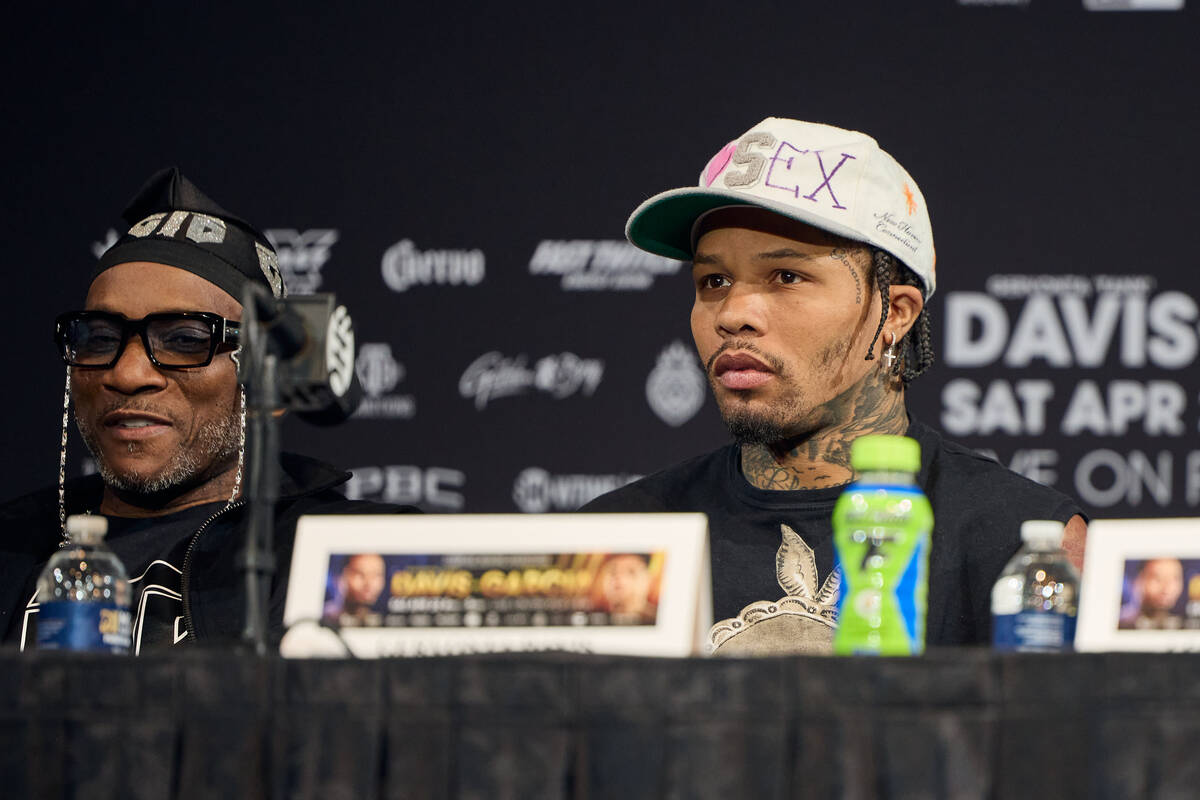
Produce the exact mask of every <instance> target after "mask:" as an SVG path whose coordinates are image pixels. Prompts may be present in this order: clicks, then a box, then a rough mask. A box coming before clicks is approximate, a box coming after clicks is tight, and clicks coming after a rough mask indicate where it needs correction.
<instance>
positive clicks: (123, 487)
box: [75, 408, 241, 496]
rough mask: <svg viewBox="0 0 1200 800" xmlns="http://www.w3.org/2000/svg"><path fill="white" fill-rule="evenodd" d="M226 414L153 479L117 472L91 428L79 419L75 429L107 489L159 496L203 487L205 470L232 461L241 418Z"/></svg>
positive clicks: (201, 427)
mask: <svg viewBox="0 0 1200 800" xmlns="http://www.w3.org/2000/svg"><path fill="white" fill-rule="evenodd" d="M228 410H229V413H228V414H223V415H222V416H221V417H220V418H219V420H218V421H217V422H216V423H214V424H209V425H201V426H200V430H199V431H198V432H197V435H196V438H195V440H194V441H192V442H191V443H190V444H189V445H188V446H185V447H181V448H180V449H179V450H178V451H177V452H176V453H175V455H174V456H172V458H171V460H170V461H169V462H167V465H166V466H165V467H163V468H162V469H161V470H159V471H158V473H156V474H153V475H143V474H141V473H140V472H138V471H136V470H132V471H130V472H126V473H121V472H117V471H116V470H114V469H113V468H112V467H111V466H110V465H109V464H108V463H107V462H106V461H105V460H104V451H103V450H102V449H101V448H100V446H99V445H98V443H97V441H96V437H95V432H94V431H93V429H92V428H91V426H90V425H89V424H88V423H86V422H84V421H83V420H82V419H80V418H79V417H78V416H77V417H76V418H75V426H76V427H77V428H78V429H79V435H80V436H81V437H82V438H83V442H84V444H85V445H87V449H88V450H89V451H90V452H91V454H92V458H94V459H95V461H96V470H97V471H98V472H99V473H100V477H101V478H102V479H103V480H104V483H105V485H106V486H108V487H110V488H112V489H115V490H117V491H120V492H128V493H129V494H134V495H148V496H149V495H161V494H164V493H167V492H172V493H175V492H177V491H178V490H180V489H186V488H191V487H192V486H193V485H199V484H201V483H204V482H205V481H207V480H208V479H210V478H211V477H212V476H211V475H210V474H208V470H209V469H211V467H212V466H213V465H217V464H222V463H225V462H226V461H230V460H232V458H233V456H234V454H236V453H237V451H238V448H239V447H240V443H241V417H240V415H239V414H238V413H236V412H234V411H233V409H232V408H231V409H228ZM134 447H135V448H136V444H135V445H134ZM131 452H133V451H132V450H131Z"/></svg>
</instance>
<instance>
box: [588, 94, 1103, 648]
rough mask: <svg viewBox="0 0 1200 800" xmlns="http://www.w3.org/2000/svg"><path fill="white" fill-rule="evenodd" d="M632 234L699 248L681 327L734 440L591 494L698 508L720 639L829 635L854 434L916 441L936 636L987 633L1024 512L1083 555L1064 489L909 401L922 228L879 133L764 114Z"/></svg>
mask: <svg viewBox="0 0 1200 800" xmlns="http://www.w3.org/2000/svg"><path fill="white" fill-rule="evenodd" d="M626 234H627V236H628V237H629V240H630V241H631V242H633V244H635V245H637V246H638V247H641V248H642V249H644V250H647V251H649V252H651V253H655V254H657V255H662V256H667V257H669V258H676V259H682V260H688V261H691V262H692V264H693V269H692V278H693V284H694V289H695V302H694V304H693V306H692V319H691V322H692V334H693V336H694V338H695V341H696V347H697V350H698V352H699V355H700V360H701V362H702V363H703V364H704V365H705V371H706V373H707V376H708V379H709V383H710V384H711V386H712V389H713V393H714V395H715V397H716V399H717V404H718V406H719V407H720V410H721V415H722V417H723V418H724V420H725V422H726V424H727V426H728V427H729V429H730V431H731V433H733V435H734V438H735V439H736V440H737V442H736V444H733V445H730V446H727V447H724V448H721V449H719V450H717V451H715V452H713V453H710V454H708V455H705V456H701V457H699V458H695V459H692V460H691V461H687V462H684V463H683V464H679V465H676V466H674V467H671V468H668V469H666V470H663V471H662V472H659V473H656V474H654V475H651V476H648V477H646V478H644V479H642V480H640V481H637V482H635V483H633V484H631V485H629V486H626V487H623V488H621V489H618V490H616V491H614V492H611V493H609V494H607V495H604V496H602V497H600V498H597V499H596V500H594V501H593V502H592V503H589V504H588V505H587V506H586V507H585V510H588V511H610V512H619V511H703V512H705V513H707V514H708V518H709V531H710V540H711V548H712V575H713V615H714V617H715V618H716V619H717V620H720V621H719V622H717V623H716V624H715V625H714V626H713V628H712V629H711V630H710V632H709V642H708V645H709V647H710V648H711V649H713V650H714V651H717V652H722V653H783V652H795V651H809V652H828V651H829V649H830V647H831V643H832V638H833V634H832V630H833V627H834V626H836V624H837V623H836V619H837V611H836V605H835V603H836V598H837V594H838V583H839V580H840V574H839V573H838V572H837V571H835V570H834V569H833V561H834V558H833V545H832V527H831V523H830V518H831V515H832V513H833V507H834V503H835V502H836V500H837V498H838V496H839V495H840V494H841V492H842V490H843V489H844V487H845V485H846V484H848V483H849V482H850V481H852V480H853V479H854V477H855V475H854V470H853V469H852V467H851V465H850V459H849V454H850V445H851V443H852V442H853V441H854V440H855V439H856V438H858V437H860V436H864V435H867V434H893V435H895V434H902V435H907V436H909V437H911V438H913V439H915V440H917V442H918V443H919V444H920V446H921V469H920V473H919V475H918V477H917V480H918V483H919V484H920V486H921V487H922V488H923V489H924V491H925V493H926V494H927V495H928V496H929V499H930V501H931V503H932V505H933V509H934V530H933V535H932V550H931V553H930V560H929V576H930V577H929V595H928V597H929V613H928V618H927V627H926V634H927V635H926V642H927V644H929V645H945V644H969V643H980V642H984V641H987V638H988V634H989V630H990V612H989V599H990V594H991V589H992V585H993V583H994V582H995V580H996V579H997V577H998V576H999V574H1000V572H1001V570H1002V568H1003V566H1004V564H1005V562H1006V561H1007V560H1008V559H1009V558H1010V557H1011V556H1012V554H1013V553H1014V552H1015V551H1016V550H1017V548H1018V547H1019V545H1020V538H1019V531H1020V523H1021V522H1022V521H1023V520H1026V519H1051V520H1057V521H1059V522H1062V523H1065V524H1066V531H1067V537H1066V540H1065V542H1066V545H1067V548H1068V551H1069V552H1071V553H1072V555H1073V556H1074V557H1075V560H1076V563H1080V562H1081V561H1082V550H1083V538H1084V535H1085V532H1086V526H1085V521H1084V518H1083V516H1082V515H1081V512H1080V510H1079V508H1078V507H1077V506H1076V504H1075V502H1074V501H1073V500H1071V499H1070V498H1068V497H1066V496H1064V495H1062V494H1060V493H1059V492H1057V491H1054V490H1053V489H1049V488H1046V487H1044V486H1039V485H1037V484H1035V483H1033V482H1032V481H1029V480H1026V479H1025V478H1023V477H1021V476H1019V475H1016V474H1015V473H1013V472H1010V471H1009V470H1007V469H1005V468H1004V467H1002V466H1001V465H999V464H998V463H996V462H995V461H992V460H991V459H986V458H983V457H982V456H979V455H977V454H975V453H973V452H971V451H970V450H967V449H966V448H964V447H961V446H959V445H956V444H953V443H951V442H947V441H946V440H945V439H943V438H942V436H941V434H940V433H938V432H937V431H935V430H933V429H932V428H929V427H927V426H925V425H923V424H922V423H920V422H919V421H917V420H915V419H913V418H912V417H911V416H910V415H909V414H908V412H907V409H906V407H905V402H904V392H905V387H906V386H907V384H908V383H909V382H910V381H911V380H913V379H914V378H916V377H917V376H918V375H920V374H921V373H922V372H923V371H924V370H925V369H926V368H927V367H928V366H929V365H930V363H931V362H932V358H933V351H932V347H931V344H930V326H929V315H928V313H927V312H926V307H925V302H926V300H927V299H928V298H929V297H930V296H931V295H932V294H933V291H934V287H935V285H936V272H935V269H934V262H935V258H934V248H933V234H932V230H931V228H930V224H929V216H928V212H927V211H926V209H925V201H924V198H923V197H922V195H921V192H920V190H919V189H918V188H917V184H916V181H914V180H913V179H912V176H910V175H909V174H908V172H907V171H905V170H904V168H903V167H901V166H900V164H899V163H897V162H896V161H895V159H893V158H892V157H891V156H890V155H888V154H887V153H886V152H884V151H883V150H882V149H881V148H880V147H879V145H878V144H877V143H876V142H875V140H874V139H872V138H871V137H869V136H866V135H864V134H862V133H858V132H855V131H847V130H842V129H840V128H835V127H832V126H829V125H821V124H815V123H810V122H801V121H798V120H790V119H780V118H774V117H773V118H769V119H766V120H763V121H762V122H761V123H759V124H758V125H756V126H754V127H753V128H751V129H750V130H749V131H747V132H746V133H744V134H743V135H742V136H740V137H739V138H737V139H736V140H734V141H732V142H730V143H729V144H727V145H725V147H723V148H721V149H720V150H719V151H718V152H717V153H716V154H715V155H714V156H713V157H712V158H711V159H710V160H709V162H708V164H707V165H706V166H705V168H704V170H703V171H702V172H701V174H700V180H699V185H698V186H693V187H687V188H681V189H673V190H670V191H667V192H663V193H661V194H658V195H655V196H654V197H651V198H650V199H649V200H647V201H646V202H644V203H642V205H641V206H639V207H638V208H637V209H636V210H635V211H634V212H633V215H632V216H631V217H630V218H629V223H628V226H627V228H626Z"/></svg>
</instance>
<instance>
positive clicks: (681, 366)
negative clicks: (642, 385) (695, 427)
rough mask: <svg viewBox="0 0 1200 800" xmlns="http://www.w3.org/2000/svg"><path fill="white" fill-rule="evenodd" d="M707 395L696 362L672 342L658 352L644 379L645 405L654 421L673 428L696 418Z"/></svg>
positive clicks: (693, 355)
mask: <svg viewBox="0 0 1200 800" xmlns="http://www.w3.org/2000/svg"><path fill="white" fill-rule="evenodd" d="M707 395H708V382H707V381H706V380H705V378H704V370H702V369H701V368H700V359H699V358H698V357H697V356H696V351H695V350H693V349H692V348H691V347H690V346H688V345H686V344H684V343H683V342H681V341H679V340H678V339H676V340H675V341H673V342H671V343H670V344H669V345H667V346H666V347H664V348H663V349H662V352H660V353H659V354H658V361H657V363H655V365H654V369H652V370H650V375H649V376H648V377H647V378H646V401H647V402H648V403H649V404H650V410H652V411H653V412H654V413H655V414H657V415H658V418H659V419H661V420H662V421H663V422H665V423H667V424H668V425H670V426H671V427H673V428H678V427H679V426H680V425H682V424H683V423H685V422H687V421H688V420H690V419H691V418H692V417H694V416H696V413H697V412H698V411H699V410H700V408H701V407H702V406H703V405H704V398H705V397H706V396H707Z"/></svg>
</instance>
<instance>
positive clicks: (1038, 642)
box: [992, 611, 1075, 653]
mask: <svg viewBox="0 0 1200 800" xmlns="http://www.w3.org/2000/svg"><path fill="white" fill-rule="evenodd" d="M1074 642H1075V617H1073V616H1070V615H1068V614H1059V613H1056V612H1047V611H1021V612H1018V613H1016V614H997V615H996V616H995V617H993V618H992V643H993V644H994V645H995V647H996V649H997V650H1019V651H1021V652H1025V653H1038V652H1042V653H1052V652H1057V651H1060V650H1070V649H1072V647H1073V645H1074Z"/></svg>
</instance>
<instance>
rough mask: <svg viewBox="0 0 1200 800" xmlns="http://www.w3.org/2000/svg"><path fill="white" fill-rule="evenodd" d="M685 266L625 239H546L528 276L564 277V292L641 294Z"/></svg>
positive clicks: (536, 252) (562, 280) (533, 261)
mask: <svg viewBox="0 0 1200 800" xmlns="http://www.w3.org/2000/svg"><path fill="white" fill-rule="evenodd" d="M682 266H683V262H682V261H676V260H674V259H671V258H664V257H662V256H656V255H652V254H651V253H647V252H645V251H644V250H639V249H638V248H636V247H634V246H633V245H631V244H630V243H629V242H626V241H624V240H622V239H545V240H543V241H542V242H541V244H539V245H538V246H537V249H536V250H534V251H533V257H532V258H530V259H529V274H530V275H558V276H561V283H560V285H561V287H562V288H563V289H564V290H565V291H600V290H604V291H641V290H645V289H649V288H650V287H651V286H652V285H653V284H654V279H655V278H657V277H658V276H660V275H674V274H676V273H678V272H679V270H680V268H681V267H682Z"/></svg>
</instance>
